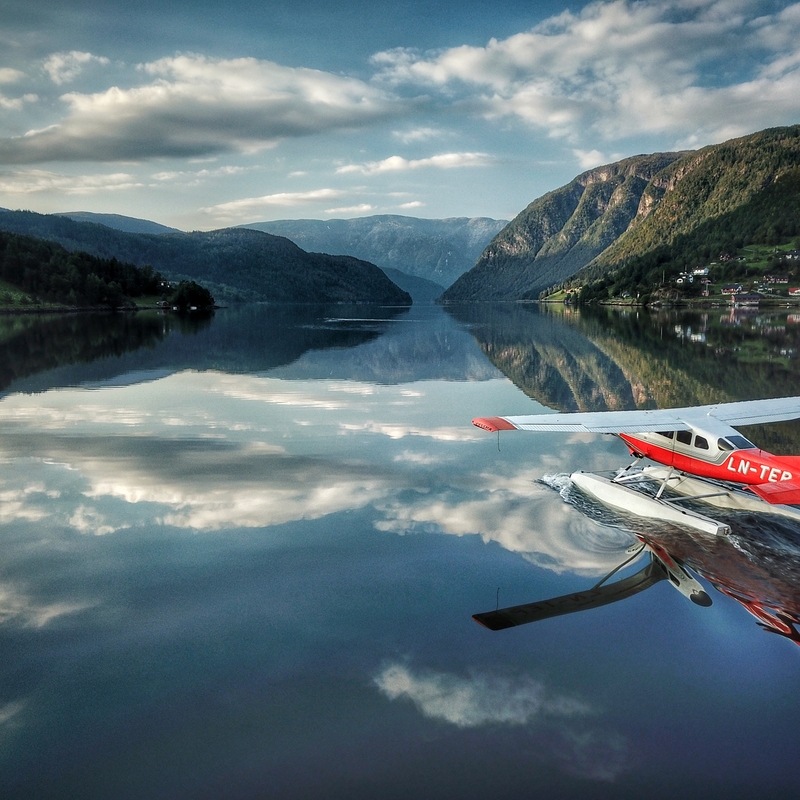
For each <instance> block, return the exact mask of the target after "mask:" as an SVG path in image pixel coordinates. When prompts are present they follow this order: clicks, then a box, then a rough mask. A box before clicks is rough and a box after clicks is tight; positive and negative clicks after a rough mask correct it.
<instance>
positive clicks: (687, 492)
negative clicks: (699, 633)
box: [473, 397, 800, 643]
mask: <svg viewBox="0 0 800 800" xmlns="http://www.w3.org/2000/svg"><path fill="white" fill-rule="evenodd" d="M798 418H800V397H787V398H775V399H770V400H750V401H743V402H737V403H720V404H717V405H709V406H694V407H690V408H672V409H658V410H652V411H650V410H647V411H644V410H642V411H599V412H585V413H581V412H578V413H568V414H536V415H530V416H515V417H479V418H477V419H474V420H473V424H474V425H476V426H477V427H479V428H483V429H484V430H487V431H492V432H495V431H498V432H499V431H510V430H524V431H561V432H566V433H571V432H572V433H574V432H583V433H608V434H615V435H617V436H619V437H620V438H621V439H622V440H623V441H624V442H625V444H626V445H627V447H628V449H629V450H630V453H631V455H633V456H634V457H635V460H634V461H633V463H632V464H629V465H628V466H627V467H624V468H622V469H620V470H617V471H616V473H615V474H613V476H612V477H611V478H606V477H603V476H601V475H595V474H593V473H589V472H575V473H573V474H572V475H571V476H570V478H571V480H572V482H573V483H574V484H575V485H576V486H577V487H578V488H579V489H581V490H582V491H583V492H585V493H586V494H589V495H591V496H592V497H594V498H596V499H597V500H599V501H600V502H601V503H603V504H604V505H607V506H610V507H612V508H614V509H617V510H620V511H622V512H625V513H632V514H635V515H638V516H641V517H648V518H650V519H654V520H656V521H667V522H674V523H678V524H680V525H685V526H689V527H691V528H694V529H696V530H699V531H702V532H706V533H713V534H722V535H724V534H728V533H730V527H729V526H728V525H726V524H724V523H722V522H719V521H717V520H714V519H711V518H709V517H706V516H704V515H702V514H698V513H696V512H694V511H692V510H690V509H688V508H685V507H684V506H683V505H682V501H686V500H689V499H694V500H702V501H703V502H705V503H709V504H711V505H714V506H717V507H719V508H725V509H732V510H736V509H741V510H747V511H767V512H770V513H773V514H779V515H781V516H784V517H789V518H793V519H795V520H798V521H800V507H796V506H798V505H799V504H800V456H776V455H773V454H771V453H768V452H766V451H765V450H761V449H760V448H758V447H756V445H754V444H753V443H752V442H750V441H748V440H747V439H746V438H745V437H744V436H742V435H741V434H740V433H738V432H737V431H736V430H735V428H734V427H733V426H734V425H761V424H765V423H770V422H781V421H785V420H792V419H798ZM643 459H649V460H650V461H654V462H656V463H657V464H658V465H660V466H645V467H641V468H640V467H638V464H639V462H640V461H642V460H643ZM665 490H669V494H665ZM675 494H677V495H678V497H674V496H673V495H675ZM636 536H637V538H638V539H639V540H640V541H639V543H637V544H636V545H634V546H633V547H631V548H629V550H628V555H629V556H630V557H629V558H627V559H626V560H625V561H624V562H623V563H622V564H620V565H619V566H618V567H616V568H615V569H614V570H612V571H611V572H610V573H609V574H608V575H607V576H606V577H605V578H603V579H602V580H601V581H600V582H599V583H597V584H596V585H595V586H593V587H592V588H591V589H588V590H583V591H580V592H576V593H573V594H570V595H564V596H562V597H556V598H551V599H549V600H543V601H538V602H535V603H526V604H524V605H520V606H512V607H509V608H503V609H501V608H497V609H496V610H495V611H489V612H485V613H482V614H475V615H473V619H475V620H476V621H477V622H479V623H480V624H481V625H484V626H485V627H487V628H489V629H491V630H502V629H503V628H508V627H512V626H515V625H522V624H525V623H528V622H535V621H538V620H542V619H547V618H549V617H554V616H559V615H561V614H569V613H572V612H575V611H583V610H586V609H589V608H596V607H598V606H602V605H606V604H607V603H612V602H616V601H617V600H621V599H624V598H625V597H630V596H631V595H633V594H636V593H638V592H640V591H642V590H643V589H646V588H648V587H650V586H652V585H653V584H654V583H657V582H658V581H661V580H668V582H669V583H670V584H672V585H673V586H674V587H675V588H676V589H678V591H680V592H681V593H682V594H684V595H685V596H686V597H688V598H689V599H691V600H692V602H694V603H696V604H698V605H701V606H708V605H711V598H710V597H709V595H708V594H707V593H706V592H705V590H704V589H703V587H702V585H701V584H700V583H698V581H696V580H695V579H694V577H692V575H690V574H689V572H688V571H687V569H686V567H685V566H684V564H683V563H682V561H681V560H680V559H679V558H676V557H674V556H673V555H671V554H670V553H669V552H667V551H666V550H665V549H664V547H663V546H661V545H659V544H657V543H656V542H655V541H653V540H650V539H649V538H645V536H644V535H640V534H638V533H637V534H636ZM642 553H649V554H650V562H649V563H648V564H647V566H646V567H645V568H644V569H642V570H640V571H639V572H637V573H636V574H634V575H631V576H629V577H627V578H624V579H622V580H618V581H616V582H615V583H612V584H606V581H607V580H608V578H610V577H611V576H612V575H613V574H614V573H615V572H617V571H618V570H619V569H621V568H622V567H624V566H626V565H627V564H628V563H630V562H631V561H632V560H633V559H634V558H636V557H638V555H639V554H642ZM715 569H716V568H713V567H712V568H710V569H709V573H710V574H712V575H713V574H714V571H715ZM715 585H717V588H719V589H720V591H723V592H725V593H726V594H730V596H731V597H734V598H735V599H737V600H739V602H741V603H743V604H744V605H745V606H746V607H747V608H748V610H749V611H750V612H751V613H752V614H754V615H755V616H756V617H757V618H758V619H759V620H761V621H762V623H763V624H764V626H765V627H766V628H767V630H771V631H773V632H776V633H780V634H781V635H784V636H787V637H788V638H790V639H792V640H794V641H796V642H798V643H800V616H798V615H795V614H794V613H793V612H790V611H787V610H781V609H777V611H776V610H775V608H773V607H771V606H770V607H769V608H768V607H767V606H765V605H764V604H762V603H760V602H759V601H758V600H757V598H750V597H749V595H748V594H747V592H744V593H740V592H735V591H733V590H729V589H726V588H725V581H723V580H720V581H719V582H718V583H716V584H715Z"/></svg>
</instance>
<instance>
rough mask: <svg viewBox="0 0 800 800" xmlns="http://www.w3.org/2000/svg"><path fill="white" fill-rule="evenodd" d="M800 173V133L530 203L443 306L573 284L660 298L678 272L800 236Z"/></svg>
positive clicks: (674, 161)
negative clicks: (750, 246) (658, 286)
mask: <svg viewBox="0 0 800 800" xmlns="http://www.w3.org/2000/svg"><path fill="white" fill-rule="evenodd" d="M798 169H800V126H793V127H789V128H773V129H770V130H765V131H762V132H760V133H756V134H752V135H750V136H745V137H742V138H740V139H735V140H732V141H729V142H725V143H723V144H719V145H711V146H709V147H705V148H703V149H702V150H698V151H691V152H682V153H657V154H654V155H650V156H635V157H633V158H628V159H625V160H623V161H619V162H617V163H615V164H609V165H607V166H605V167H599V168H597V169H594V170H589V171H588V172H585V173H583V174H582V175H579V176H578V177H577V178H575V180H573V181H572V182H571V183H570V184H568V185H567V186H564V187H561V188H560V189H557V190H555V191H553V192H550V193H548V194H546V195H544V196H543V197H541V198H539V199H538V200H536V201H534V202H533V203H531V205H530V206H528V208H526V209H525V210H524V211H523V212H522V213H521V214H519V215H518V216H517V217H516V218H515V219H514V220H512V222H511V223H509V225H508V226H507V227H506V228H505V229H504V230H503V231H502V232H501V233H500V234H498V236H496V237H495V239H494V240H493V241H492V242H491V243H490V244H489V246H488V247H487V248H486V250H485V251H484V252H483V254H482V255H481V257H480V259H479V260H478V262H477V263H476V265H475V267H474V268H473V269H472V270H471V271H470V272H468V273H467V274H466V275H464V276H463V277H462V278H461V279H459V281H457V282H456V283H455V284H454V285H453V286H452V287H450V289H448V291H447V292H446V293H445V294H444V296H443V298H442V299H443V300H444V301H445V302H474V301H479V300H493V299H494V300H522V299H536V298H537V297H538V296H539V294H540V292H542V290H544V289H547V288H549V287H551V286H553V285H554V284H559V283H562V282H564V281H566V280H567V279H572V282H573V283H575V284H578V283H580V284H587V283H588V284H590V283H592V282H593V281H595V280H598V281H604V285H602V286H601V285H600V284H598V287H599V289H598V291H599V292H600V293H601V294H602V292H604V291H606V287H607V286H609V285H612V284H615V285H616V286H617V288H620V286H621V285H622V283H623V282H624V283H625V286H626V288H628V289H629V290H630V291H637V292H642V291H649V290H650V289H651V288H652V286H653V282H654V280H655V273H656V272H658V274H659V277H660V274H661V272H662V271H663V267H664V265H666V264H667V263H670V264H672V263H673V262H674V263H675V264H678V263H680V266H681V268H683V267H684V266H685V265H686V263H688V264H691V262H692V260H693V259H694V258H701V257H703V256H702V254H703V253H705V256H706V257H707V256H708V255H709V254H710V253H712V252H713V254H714V255H715V256H716V255H717V254H718V253H719V252H720V251H725V250H729V249H735V248H736V247H737V246H739V247H741V246H744V244H747V243H754V242H767V241H768V240H769V239H770V238H772V239H775V240H777V239H779V238H781V237H784V238H785V237H787V236H793V235H796V233H795V229H797V227H798V219H800V205H798V198H800V193H799V192H798V191H797V189H796V187H797V184H798V181H800V177H798V176H797V175H796V174H795V172H796V170H798ZM798 231H800V229H798ZM714 251H716V252H714ZM642 259H644V260H642ZM682 259H686V262H685V263H684V262H683V261H682ZM584 268H585V271H584V272H581V270H583V269H584ZM576 273H577V274H576ZM573 276H574V277H573ZM626 276H627V277H626Z"/></svg>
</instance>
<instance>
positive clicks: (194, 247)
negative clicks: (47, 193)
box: [0, 211, 411, 305]
mask: <svg viewBox="0 0 800 800" xmlns="http://www.w3.org/2000/svg"><path fill="white" fill-rule="evenodd" d="M0 230H3V231H8V232H11V233H17V234H23V235H27V236H33V237H36V238H39V239H44V240H47V241H51V242H57V243H58V244H60V245H62V246H63V247H65V248H66V249H67V250H71V251H83V252H86V253H89V254H91V255H95V256H99V257H101V258H116V259H118V260H119V261H123V262H126V263H131V264H135V265H137V266H145V265H150V266H152V267H153V268H154V269H156V270H157V271H158V272H160V273H162V274H163V275H164V276H165V277H166V278H168V279H170V280H183V279H190V280H196V281H199V282H201V283H202V284H203V285H205V286H207V287H208V288H209V289H210V290H211V292H212V293H213V294H214V296H215V297H216V299H217V301H218V302H219V301H226V300H227V301H230V300H259V301H268V302H274V303H330V302H334V303H337V302H346V303H381V304H399V305H409V304H410V303H411V297H410V295H409V294H408V293H407V292H405V291H403V290H402V289H401V288H400V287H398V286H397V285H396V284H395V283H393V282H392V281H391V280H390V279H389V278H388V277H387V276H386V274H385V273H384V272H383V271H382V270H381V269H379V268H378V267H376V266H375V265H374V264H370V263H369V262H366V261H362V260H360V259H357V258H352V257H350V256H330V255H325V254H321V253H307V252H305V251H304V250H302V249H300V248H299V247H298V246H297V245H295V244H294V243H293V242H291V241H289V240H288V239H285V238H283V237H280V236H272V235H270V234H268V233H263V232H260V231H255V230H246V229H244V228H224V229H222V230H217V231H209V232H192V233H182V232H177V233H174V232H169V233H158V234H156V233H129V232H126V231H121V230H117V229H115V228H113V227H109V226H108V225H105V224H98V223H96V222H79V221H75V220H73V219H70V218H69V217H68V216H62V215H54V214H35V213H33V212H31V211H5V212H0Z"/></svg>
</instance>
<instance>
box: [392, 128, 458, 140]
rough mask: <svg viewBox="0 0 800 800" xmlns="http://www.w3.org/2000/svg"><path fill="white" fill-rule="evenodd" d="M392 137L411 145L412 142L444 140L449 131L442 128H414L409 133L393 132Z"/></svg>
mask: <svg viewBox="0 0 800 800" xmlns="http://www.w3.org/2000/svg"><path fill="white" fill-rule="evenodd" d="M392 135H393V136H394V137H395V138H397V139H399V140H400V141H401V142H402V143H403V144H411V143H412V142H424V141H427V140H428V139H439V138H442V137H444V136H446V135H447V131H445V130H443V129H441V128H414V129H413V130H408V131H393V132H392Z"/></svg>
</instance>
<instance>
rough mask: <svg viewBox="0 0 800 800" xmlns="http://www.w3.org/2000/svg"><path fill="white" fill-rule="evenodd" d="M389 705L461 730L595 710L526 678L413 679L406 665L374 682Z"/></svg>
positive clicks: (428, 675) (438, 675) (429, 675)
mask: <svg viewBox="0 0 800 800" xmlns="http://www.w3.org/2000/svg"><path fill="white" fill-rule="evenodd" d="M374 681H375V684H376V685H377V687H378V688H379V689H380V691H381V692H382V693H383V694H384V695H385V696H386V697H388V698H389V699H390V700H397V699H408V700H411V701H412V702H413V703H414V705H415V706H416V707H417V708H418V709H419V711H420V712H421V713H422V714H423V715H424V716H426V717H430V718H432V719H439V720H442V721H444V722H449V723H450V724H451V725H455V726H457V727H459V728H475V727H478V726H480V725H492V724H494V725H526V724H528V723H529V722H532V721H534V720H536V719H539V718H541V717H557V718H569V717H577V716H585V715H587V714H590V713H591V708H590V707H589V706H588V705H587V704H586V703H583V702H581V701H580V700H575V699H573V698H570V697H566V696H563V695H557V694H553V693H551V692H549V691H548V690H547V688H546V687H545V686H544V684H543V683H541V682H540V681H536V680H533V679H532V678H530V677H527V676H520V677H518V678H514V679H511V678H508V677H502V676H495V675H481V674H474V675H470V676H469V677H461V676H459V675H453V674H451V673H446V672H421V673H419V674H414V672H412V670H411V669H409V668H408V667H407V666H405V665H403V664H390V665H388V666H387V667H385V668H384V669H383V670H382V671H381V672H380V673H378V675H376V676H375V678H374Z"/></svg>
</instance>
